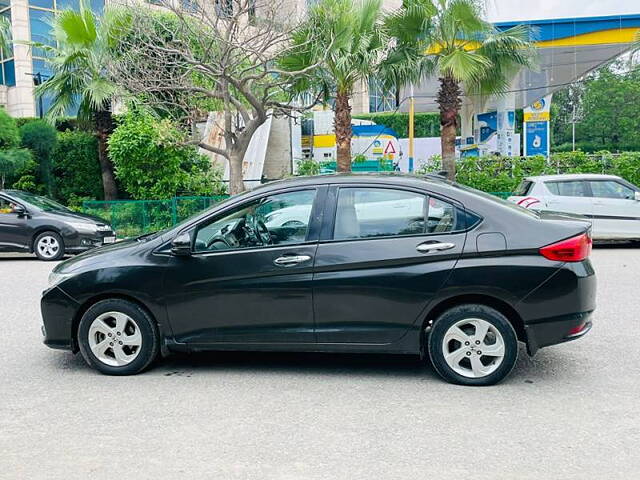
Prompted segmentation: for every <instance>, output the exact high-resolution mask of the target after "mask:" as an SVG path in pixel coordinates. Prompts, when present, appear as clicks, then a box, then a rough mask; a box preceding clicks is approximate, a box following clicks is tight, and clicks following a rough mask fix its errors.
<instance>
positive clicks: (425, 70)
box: [383, 0, 535, 179]
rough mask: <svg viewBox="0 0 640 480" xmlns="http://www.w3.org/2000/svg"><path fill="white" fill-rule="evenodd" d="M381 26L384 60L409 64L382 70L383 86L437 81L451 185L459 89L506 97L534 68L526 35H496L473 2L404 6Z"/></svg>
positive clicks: (424, 0) (521, 30)
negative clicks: (518, 76) (386, 41)
mask: <svg viewBox="0 0 640 480" xmlns="http://www.w3.org/2000/svg"><path fill="white" fill-rule="evenodd" d="M385 23H386V27H387V29H388V31H389V33H390V35H391V36H392V37H393V38H394V41H395V48H394V49H393V51H392V52H391V53H390V55H389V57H388V58H389V59H396V58H397V57H401V58H404V59H409V60H411V61H408V62H404V63H398V62H396V61H395V60H394V62H395V65H396V67H394V66H393V65H391V66H390V67H388V68H385V69H383V71H385V72H386V74H387V76H389V77H390V78H391V80H388V81H394V82H399V81H400V82H402V83H409V82H412V83H418V82H420V81H421V80H424V79H426V78H429V77H432V76H437V77H438V81H439V83H440V87H439V90H438V95H437V98H436V101H437V103H438V106H439V110H440V124H441V129H442V130H441V146H442V168H443V170H445V171H446V172H447V175H448V177H449V178H450V179H453V178H455V139H456V132H457V127H458V113H459V111H460V107H461V105H462V100H461V97H462V94H463V90H462V88H463V86H464V89H465V90H466V92H467V94H469V95H491V94H494V95H495V94H498V95H500V94H504V93H506V91H507V89H508V88H509V84H510V81H511V79H512V77H513V75H515V73H517V71H518V69H519V68H521V67H531V66H532V65H533V63H534V58H535V49H534V46H533V44H532V43H531V42H530V40H529V39H530V31H529V29H528V28H526V27H525V26H521V25H519V26H516V27H513V28H511V29H509V30H506V31H502V32H501V31H498V30H497V29H496V28H495V27H494V26H493V25H492V24H491V23H489V22H487V21H485V20H484V19H483V18H482V11H481V8H480V6H479V5H478V2H477V1H476V0H404V3H403V8H402V9H400V10H398V11H396V12H394V13H392V14H390V15H389V16H388V17H387V19H386V22H385ZM398 65H399V66H398Z"/></svg>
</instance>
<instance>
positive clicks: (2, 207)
mask: <svg viewBox="0 0 640 480" xmlns="http://www.w3.org/2000/svg"><path fill="white" fill-rule="evenodd" d="M15 207H16V204H15V203H13V202H10V201H9V200H7V199H6V198H2V197H0V215H2V214H7V213H13V210H14V208H15Z"/></svg>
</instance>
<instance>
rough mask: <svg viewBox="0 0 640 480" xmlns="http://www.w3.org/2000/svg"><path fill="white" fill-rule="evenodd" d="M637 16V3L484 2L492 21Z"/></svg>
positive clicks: (624, 0) (570, 0)
mask: <svg viewBox="0 0 640 480" xmlns="http://www.w3.org/2000/svg"><path fill="white" fill-rule="evenodd" d="M626 14H640V2H639V1H638V0H533V1H522V0H487V16H488V18H489V20H491V21H493V22H505V21H510V20H540V19H547V18H574V17H596V16H602V15H626Z"/></svg>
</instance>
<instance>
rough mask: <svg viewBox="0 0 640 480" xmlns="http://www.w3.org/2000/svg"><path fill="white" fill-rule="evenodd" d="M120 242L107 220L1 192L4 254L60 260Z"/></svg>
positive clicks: (0, 241) (24, 194) (40, 199)
mask: <svg viewBox="0 0 640 480" xmlns="http://www.w3.org/2000/svg"><path fill="white" fill-rule="evenodd" d="M115 241H116V234H115V232H114V231H113V230H112V228H111V226H110V225H108V224H107V223H106V222H105V221H104V220H102V219H100V218H98V217H93V216H90V215H85V214H82V213H76V212H72V211H71V210H69V209H68V208H66V207H65V206H63V205H60V204H59V203H57V202H54V201H53V200H51V199H49V198H46V197H42V196H39V195H34V194H33V193H28V192H22V191H20V190H2V191H0V251H2V252H31V253H35V254H36V255H37V256H38V258H39V259H40V260H59V259H60V258H62V257H63V256H64V254H65V253H80V252H84V251H85V250H89V249H90V248H93V247H99V246H101V245H104V244H106V243H113V242H115Z"/></svg>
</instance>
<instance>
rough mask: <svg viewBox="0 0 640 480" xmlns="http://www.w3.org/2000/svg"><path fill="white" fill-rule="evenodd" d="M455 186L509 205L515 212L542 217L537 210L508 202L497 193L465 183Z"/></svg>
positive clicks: (504, 205)
mask: <svg viewBox="0 0 640 480" xmlns="http://www.w3.org/2000/svg"><path fill="white" fill-rule="evenodd" d="M453 185H454V186H456V187H458V188H459V189H460V190H465V191H467V192H470V193H474V194H476V195H478V196H480V197H482V198H484V199H486V200H490V201H492V202H494V203H497V204H499V205H502V206H503V207H507V208H509V209H510V210H513V211H514V212H517V213H520V214H523V215H527V216H529V217H533V218H540V215H538V213H537V212H535V211H534V210H529V209H527V208H524V207H521V206H519V205H516V204H515V203H512V202H508V201H506V200H502V199H501V198H500V197H496V196H495V195H490V194H488V193H485V192H481V191H480V190H476V189H475V188H471V187H467V186H465V185H460V184H459V183H454V184H453ZM469 207H470V208H473V206H472V205H469Z"/></svg>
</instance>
